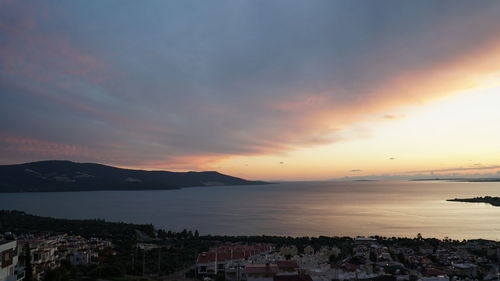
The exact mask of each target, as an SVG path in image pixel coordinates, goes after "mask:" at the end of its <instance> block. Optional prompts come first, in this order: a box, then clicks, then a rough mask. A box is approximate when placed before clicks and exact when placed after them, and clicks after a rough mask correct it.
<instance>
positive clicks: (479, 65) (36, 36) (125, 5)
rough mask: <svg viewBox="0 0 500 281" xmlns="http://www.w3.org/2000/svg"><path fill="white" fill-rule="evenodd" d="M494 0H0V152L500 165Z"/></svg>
mask: <svg viewBox="0 0 500 281" xmlns="http://www.w3.org/2000/svg"><path fill="white" fill-rule="evenodd" d="M499 15H500V2H498V1H455V0H453V1H451V0H450V1H439V0H437V1H425V0H419V1H399V0H394V1H386V0H380V1H350V0H345V1H333V0H325V1H319V0H317V1H316V0H315V1H294V0H260V1H258V0H254V1H248V0H245V1H243V0H241V1H240V0H226V1H218V0H215V1H205V0H199V1H191V0H182V1H132V0H129V1H127V0H123V1H111V0H104V1H97V0H94V1H15V0H0V155H1V157H0V164H14V163H21V162H29V161H38V160H47V159H67V160H73V161H78V162H98V163H103V164H109V165H115V166H119V167H129V168H141V169H165V170H173V171H186V170H217V171H219V172H222V173H227V174H231V175H235V176H241V177H245V178H248V179H262V180H312V179H333V178H341V177H364V176H369V175H384V176H390V175H396V174H397V175H408V176H412V175H416V174H422V175H440V174H467V175H470V174H486V175H497V174H498V175H499V176H500V172H499V171H500V16H499Z"/></svg>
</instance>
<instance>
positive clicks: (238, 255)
mask: <svg viewBox="0 0 500 281" xmlns="http://www.w3.org/2000/svg"><path fill="white" fill-rule="evenodd" d="M270 250H271V247H270V246H269V245H265V244H255V245H239V244H230V245H223V246H219V247H217V248H215V249H212V250H211V251H209V252H203V253H200V254H199V255H198V258H197V260H196V273H197V274H198V275H202V276H203V275H216V274H217V273H224V274H225V273H226V270H228V271H229V272H228V273H229V274H228V275H227V276H226V277H227V278H228V280H238V278H240V277H242V275H243V274H244V270H240V269H243V266H244V264H245V261H246V260H247V259H248V258H250V257H254V256H257V255H260V254H262V253H266V252H268V251H270ZM236 275H237V276H236Z"/></svg>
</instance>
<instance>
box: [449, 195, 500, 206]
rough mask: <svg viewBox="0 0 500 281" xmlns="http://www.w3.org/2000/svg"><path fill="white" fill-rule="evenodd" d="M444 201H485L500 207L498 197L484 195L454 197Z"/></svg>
mask: <svg viewBox="0 0 500 281" xmlns="http://www.w3.org/2000/svg"><path fill="white" fill-rule="evenodd" d="M446 201H452V202H466V203H487V204H490V205H493V206H495V207H500V197H491V196H484V197H474V198H455V199H448V200H446Z"/></svg>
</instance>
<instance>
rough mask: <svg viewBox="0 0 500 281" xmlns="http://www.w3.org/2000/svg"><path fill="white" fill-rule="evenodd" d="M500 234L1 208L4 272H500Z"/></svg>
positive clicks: (426, 276) (265, 280) (285, 279)
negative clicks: (195, 226) (256, 226)
mask: <svg viewBox="0 0 500 281" xmlns="http://www.w3.org/2000/svg"><path fill="white" fill-rule="evenodd" d="M499 267H500V242H498V241H493V240H485V239H473V240H453V239H449V238H444V239H437V238H424V237H422V235H421V234H420V233H419V234H417V235H416V236H415V237H413V238H404V237H399V238H398V237H381V236H371V237H355V238H352V237H339V236H319V237H290V236H264V235H261V236H216V235H200V234H199V232H198V231H197V230H195V231H191V230H186V229H184V230H183V231H180V232H175V231H166V230H163V229H155V228H154V227H152V226H151V225H140V224H130V223H117V222H106V221H104V220H67V219H55V218H49V217H39V216H33V215H29V214H26V213H23V212H19V211H0V281H20V280H24V281H62V280H82V281H91V280H92V281H97V280H99V281H105V280H108V281H132V280H140V281H160V280H163V281H196V280H199V281H354V280H365V281H475V280H491V281H495V280H500V274H499Z"/></svg>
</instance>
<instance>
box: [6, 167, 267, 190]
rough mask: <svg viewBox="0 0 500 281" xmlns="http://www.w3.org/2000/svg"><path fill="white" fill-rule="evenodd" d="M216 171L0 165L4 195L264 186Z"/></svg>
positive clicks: (258, 182) (259, 182)
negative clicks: (14, 193)
mask: <svg viewBox="0 0 500 281" xmlns="http://www.w3.org/2000/svg"><path fill="white" fill-rule="evenodd" d="M261 184H269V183H267V182H263V181H249V180H245V179H241V178H237V177H233V176H229V175H225V174H221V173H219V172H216V171H203V172H194V171H189V172H171V171H156V170H137V169H125V168H118V167H113V166H108V165H104V164H99V163H78V162H72V161H68V160H45V161H37V162H29V163H22V164H13V165H0V193H5V192H63V191H98V190H162V189H178V188H183V187H195V186H227V185H261Z"/></svg>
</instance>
